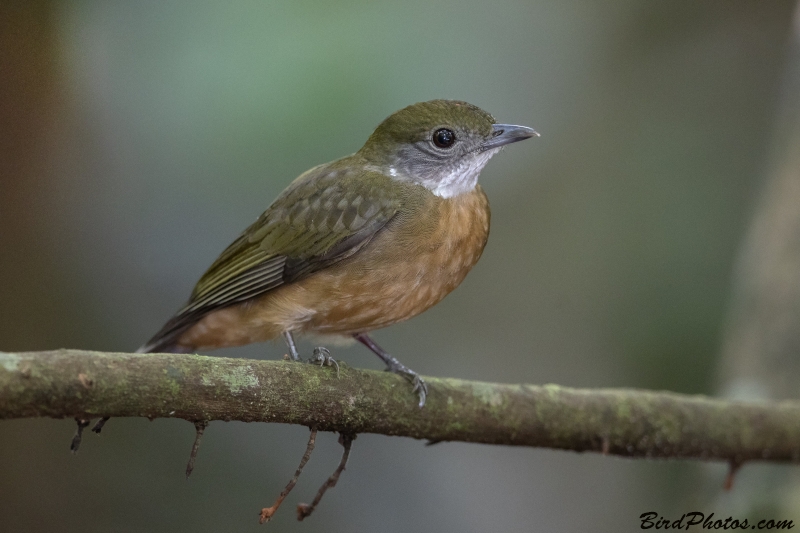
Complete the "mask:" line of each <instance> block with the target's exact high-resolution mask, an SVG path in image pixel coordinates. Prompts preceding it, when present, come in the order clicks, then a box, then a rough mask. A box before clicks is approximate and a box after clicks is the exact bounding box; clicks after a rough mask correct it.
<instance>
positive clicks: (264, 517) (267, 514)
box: [258, 427, 317, 524]
mask: <svg viewBox="0 0 800 533" xmlns="http://www.w3.org/2000/svg"><path fill="white" fill-rule="evenodd" d="M316 440H317V428H316V427H312V428H311V435H310V436H309V437H308V444H307V445H306V452H305V453H304V454H303V458H302V459H300V464H299V465H298V467H297V470H296V471H295V473H294V477H292V479H290V480H289V483H287V484H286V487H285V488H284V489H283V490H282V491H281V494H280V496H278V499H277V500H275V503H274V504H272V507H264V508H263V509H261V515H260V516H259V519H258V523H259V524H263V523H264V522H267V521H269V520H270V519H271V518H272V516H273V515H274V514H275V512H276V511H277V510H278V508H279V507H280V506H281V504H282V503H283V500H285V499H286V496H288V495H289V493H290V492H292V489H293V488H294V486H295V485H297V479H298V478H299V477H300V474H301V473H302V472H303V467H304V466H306V463H307V462H308V460H309V458H310V457H311V452H312V451H314V444H315V442H316Z"/></svg>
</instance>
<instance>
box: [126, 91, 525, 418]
mask: <svg viewBox="0 0 800 533" xmlns="http://www.w3.org/2000/svg"><path fill="white" fill-rule="evenodd" d="M534 135H538V134H537V133H536V132H535V131H534V130H532V129H531V128H527V127H524V126H512V125H508V124H496V123H495V120H494V118H492V116H491V115H490V114H488V113H486V112H485V111H483V110H481V109H479V108H477V107H475V106H473V105H470V104H468V103H466V102H459V101H453V100H433V101H430V102H421V103H417V104H414V105H411V106H408V107H406V108H404V109H401V110H400V111H397V112H396V113H394V114H393V115H391V116H390V117H389V118H387V119H386V120H384V121H383V122H382V123H381V125H380V126H378V128H377V129H376V130H375V131H374V132H373V133H372V135H371V136H370V137H369V139H368V140H367V142H366V144H364V146H363V147H362V148H361V149H360V150H359V151H358V152H356V153H355V154H352V155H349V156H347V157H344V158H342V159H338V160H336V161H332V162H330V163H326V164H324V165H319V166H317V167H314V168H312V169H311V170H309V171H307V172H305V173H304V174H302V175H301V176H300V177H298V178H297V179H296V180H294V181H293V182H292V183H291V184H290V185H289V186H288V187H287V188H286V190H284V191H283V192H282V193H281V194H280V195H279V196H278V198H277V199H276V200H275V201H274V202H273V203H272V205H270V206H269V208H267V210H266V211H265V212H264V213H263V214H262V215H261V216H260V217H258V220H256V221H255V222H254V223H253V224H252V225H251V226H250V227H249V228H247V229H246V230H244V232H243V233H242V234H241V235H240V236H239V238H238V239H236V240H235V241H234V242H233V243H232V244H231V245H230V246H228V248H227V249H225V251H224V252H222V255H220V256H219V258H218V259H217V260H216V261H215V262H214V264H212V265H211V267H210V268H209V269H208V271H207V272H206V273H205V274H204V275H203V277H202V278H200V281H199V282H198V283H197V285H196V286H195V288H194V291H193V292H192V296H191V298H190V299H189V302H188V303H187V304H186V305H185V306H184V307H183V309H181V310H180V311H178V313H177V314H176V315H175V316H174V317H172V319H170V320H169V322H167V323H166V325H164V327H163V328H161V330H160V331H159V332H158V333H156V334H155V335H154V336H153V338H152V339H150V341H149V342H148V343H147V344H145V345H144V346H142V347H141V348H140V349H139V351H140V352H193V351H195V350H207V349H214V348H222V347H227V346H241V345H244V344H249V343H252V342H261V341H266V340H270V339H274V338H277V337H278V336H283V338H284V339H285V341H286V344H287V345H288V347H289V351H290V355H291V358H292V359H293V360H295V361H299V360H300V355H299V353H298V352H297V348H296V347H295V342H294V338H295V335H298V334H304V333H317V334H327V335H331V334H332V335H345V336H352V337H354V338H355V339H357V340H358V341H360V342H361V343H363V344H364V345H366V346H367V347H368V348H369V349H370V350H372V351H373V352H375V354H376V355H377V356H378V357H380V358H381V360H382V361H383V362H384V363H386V365H387V367H388V370H390V371H392V372H395V373H397V374H400V375H402V376H404V377H406V378H407V379H408V380H409V381H411V382H412V383H413V385H414V391H415V392H417V393H418V394H419V405H420V407H422V406H423V405H424V404H425V398H426V395H427V386H426V385H425V383H424V381H423V380H422V379H421V378H420V377H419V376H418V375H417V373H416V372H414V371H413V370H411V369H410V368H408V367H406V366H404V365H403V364H401V363H400V362H399V361H398V360H397V359H395V358H394V357H392V356H391V355H389V354H388V353H387V352H385V351H384V350H383V349H382V348H381V347H379V346H378V345H377V344H376V343H375V341H373V340H372V339H371V338H370V337H369V332H370V331H372V330H375V329H378V328H383V327H386V326H389V325H391V324H394V323H396V322H400V321H402V320H406V319H408V318H411V317H413V316H415V315H418V314H419V313H421V312H423V311H425V310H426V309H428V308H429V307H431V306H432V305H434V304H436V303H438V302H439V301H440V300H441V299H442V298H444V297H445V296H446V295H447V294H448V293H449V292H450V291H452V290H453V289H455V288H456V287H457V286H458V284H459V283H461V281H462V280H463V279H464V277H465V276H466V275H467V272H469V271H470V269H471V268H472V267H473V265H475V263H476V262H477V261H478V258H479V257H480V256H481V252H482V251H483V248H484V246H485V245H486V239H487V237H488V235H489V216H490V215H489V202H488V200H487V198H486V195H485V194H484V192H483V190H482V189H481V187H480V185H478V175H479V174H480V172H481V170H482V169H483V167H484V166H485V165H486V163H487V162H488V161H489V159H491V157H492V156H493V155H494V154H496V153H497V152H498V151H499V150H500V149H501V148H502V147H503V146H504V145H506V144H509V143H513V142H517V141H521V140H523V139H527V138H529V137H532V136H534ZM314 355H315V359H314V360H316V361H318V362H320V363H322V364H326V363H327V364H335V361H333V360H332V359H331V358H330V353H329V352H328V351H327V350H326V349H324V348H317V349H315V350H314Z"/></svg>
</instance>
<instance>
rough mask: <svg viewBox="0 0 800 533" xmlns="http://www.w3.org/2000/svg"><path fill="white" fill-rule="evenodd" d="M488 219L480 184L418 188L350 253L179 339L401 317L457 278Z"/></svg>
mask: <svg viewBox="0 0 800 533" xmlns="http://www.w3.org/2000/svg"><path fill="white" fill-rule="evenodd" d="M489 221H490V212H489V202H488V200H487V198H486V195H485V194H484V192H483V190H482V189H481V188H480V187H476V189H475V190H474V191H472V192H470V193H466V194H462V195H459V196H457V197H454V198H447V199H444V198H439V197H437V196H435V195H433V194H430V193H429V194H426V195H425V196H424V197H423V198H422V199H421V200H420V201H419V202H417V205H414V206H412V207H411V208H410V209H408V210H405V211H401V212H400V213H398V215H397V216H396V217H395V218H394V219H393V220H392V221H391V222H390V223H389V224H388V225H387V226H386V227H385V228H383V229H382V230H381V231H380V232H378V233H377V234H376V235H375V237H374V238H373V239H372V241H370V242H369V243H368V244H367V245H366V246H364V247H363V248H362V249H361V250H359V251H358V252H357V253H356V254H354V255H353V256H351V257H349V258H347V259H345V260H343V261H341V262H339V263H336V264H335V265H332V266H330V267H327V268H325V269H323V270H320V271H318V272H315V273H313V274H311V275H309V276H308V277H306V278H303V279H301V280H299V281H297V282H294V283H292V284H289V285H285V286H282V287H280V288H278V289H275V290H273V291H270V292H268V293H266V294H264V295H263V296H260V297H258V298H256V299H254V300H253V301H251V302H247V303H245V304H241V305H238V306H233V307H229V308H225V309H222V310H220V311H217V312H215V313H212V314H211V315H208V316H207V317H205V318H204V319H203V320H201V321H200V322H199V323H198V324H197V325H196V326H194V327H193V328H192V329H191V330H189V331H187V334H185V335H184V337H183V338H182V339H181V344H187V345H188V344H191V345H193V346H195V347H198V348H199V347H209V348H211V347H221V346H237V345H242V344H248V343H251V342H257V341H263V340H268V339H271V338H274V337H276V336H278V335H280V333H281V332H282V331H286V330H291V331H295V332H309V333H323V334H352V333H360V332H367V331H371V330H374V329H378V328H382V327H385V326H389V325H391V324H394V323H397V322H400V321H403V320H406V319H409V318H411V317H413V316H415V315H418V314H419V313H421V312H423V311H425V310H426V309H428V308H429V307H431V306H433V305H435V304H436V303H438V302H439V301H440V300H441V299H442V298H444V297H445V296H446V295H447V294H448V293H450V292H451V291H452V290H453V289H455V288H456V287H457V286H458V285H459V284H460V283H461V281H463V279H464V277H465V276H466V275H467V273H468V272H469V271H470V269H471V268H472V267H473V266H474V265H475V263H477V261H478V259H479V258H480V256H481V253H482V252H483V248H484V246H485V245H486V240H487V238H488V236H489Z"/></svg>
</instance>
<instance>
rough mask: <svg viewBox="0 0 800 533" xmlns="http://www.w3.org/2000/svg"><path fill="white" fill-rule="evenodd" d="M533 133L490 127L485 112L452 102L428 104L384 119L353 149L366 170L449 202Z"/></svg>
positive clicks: (491, 122)
mask: <svg viewBox="0 0 800 533" xmlns="http://www.w3.org/2000/svg"><path fill="white" fill-rule="evenodd" d="M538 135H539V134H538V133H536V132H535V131H533V130H532V129H531V128H528V127H525V126H512V125H510V124H497V123H495V120H494V118H493V117H492V115H490V114H489V113H487V112H486V111H484V110H482V109H480V108H479V107H476V106H474V105H471V104H468V103H466V102H459V101H457V100H431V101H429V102H420V103H418V104H413V105H410V106H408V107H406V108H403V109H401V110H400V111H397V112H395V113H393V114H392V115H390V116H389V118H387V119H386V120H384V121H383V122H382V123H381V125H380V126H378V127H377V129H376V130H375V131H374V132H373V133H372V135H371V136H370V138H369V139H368V140H367V142H366V144H364V146H363V147H362V148H361V150H359V152H358V153H359V155H361V156H362V157H363V158H364V159H365V160H366V161H367V163H368V164H369V165H370V166H374V167H376V168H377V169H379V170H380V171H381V172H382V173H384V174H386V175H388V176H390V177H392V178H394V179H396V180H398V181H404V182H410V183H415V184H418V185H422V186H424V187H426V188H428V189H429V190H431V192H433V193H434V194H436V195H438V196H441V197H444V198H450V197H453V196H457V195H459V194H461V193H464V192H468V191H471V190H472V189H474V188H475V185H476V184H477V183H478V175H479V174H480V172H481V170H482V169H483V167H484V166H485V165H486V163H487V162H488V161H489V159H491V157H492V156H493V155H494V154H496V153H497V152H498V151H500V149H501V148H502V147H503V146H505V145H506V144H510V143H513V142H517V141H522V140H524V139H528V138H530V137H533V136H538Z"/></svg>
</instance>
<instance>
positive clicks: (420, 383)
mask: <svg viewBox="0 0 800 533" xmlns="http://www.w3.org/2000/svg"><path fill="white" fill-rule="evenodd" d="M395 361H396V360H395ZM386 371H387V372H392V373H394V374H400V375H401V376H403V377H404V378H406V379H407V380H408V381H410V382H411V385H413V386H414V388H413V389H411V392H416V393H417V395H419V406H420V407H424V406H425V400H427V398H428V384H427V383H425V380H424V379H422V378H421V377H419V374H417V373H416V372H414V371H413V370H411V369H410V368H408V367H407V366H405V365H403V364H401V363H399V362H398V363H396V364H390V365H389V366H388V367H387V368H386Z"/></svg>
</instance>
